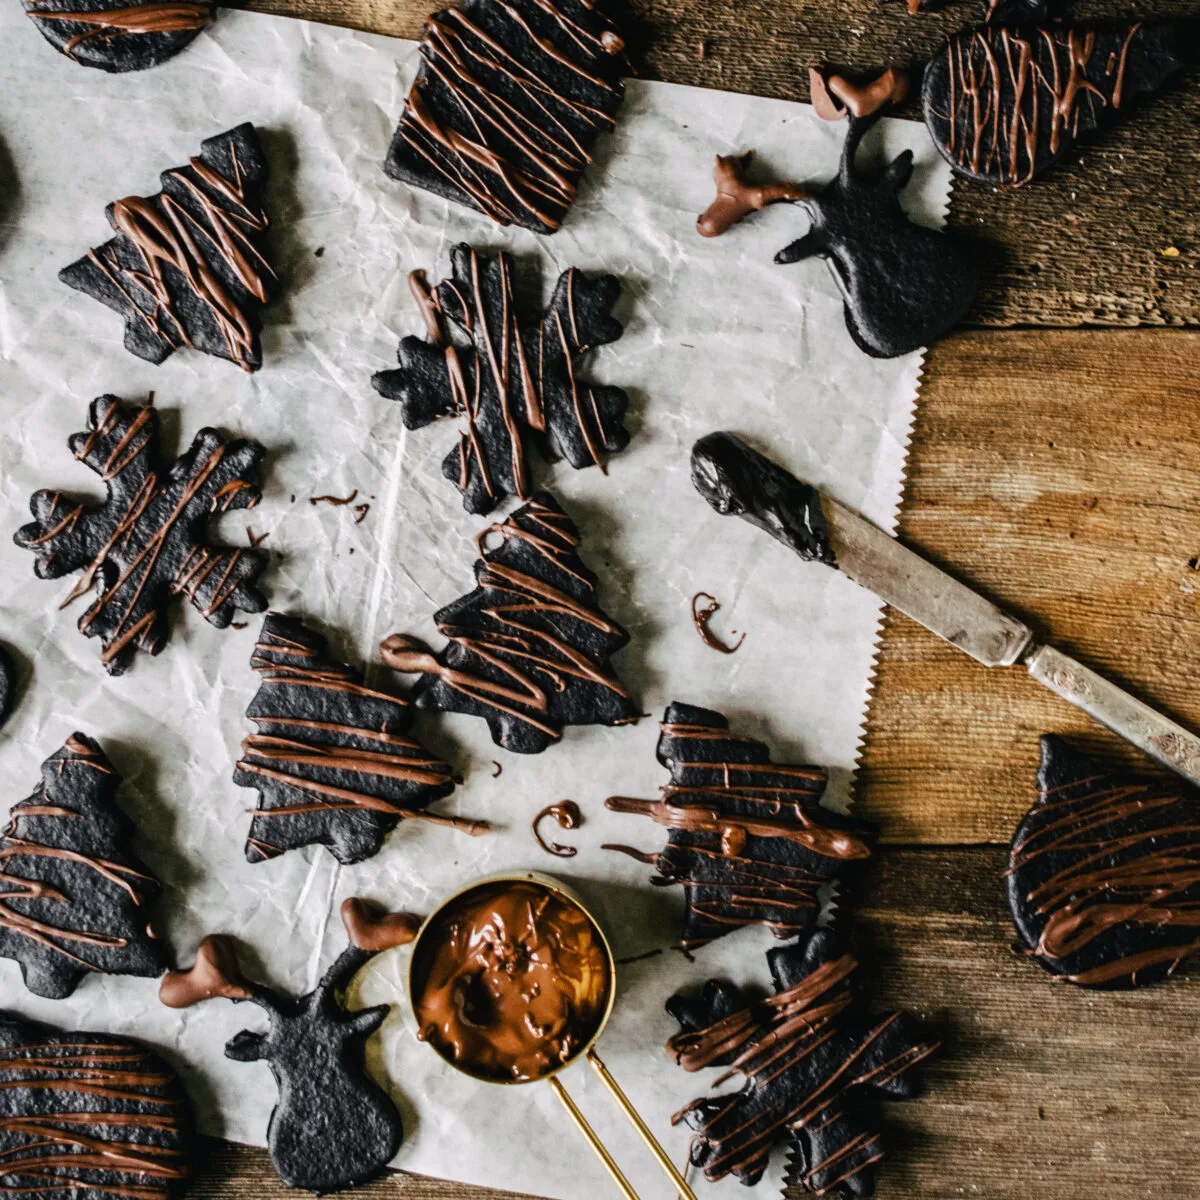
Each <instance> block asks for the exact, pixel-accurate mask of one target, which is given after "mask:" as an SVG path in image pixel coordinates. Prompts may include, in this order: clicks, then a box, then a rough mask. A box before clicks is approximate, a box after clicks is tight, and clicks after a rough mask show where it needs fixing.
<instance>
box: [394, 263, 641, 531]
mask: <svg viewBox="0 0 1200 1200" xmlns="http://www.w3.org/2000/svg"><path fill="white" fill-rule="evenodd" d="M451 264H452V275H451V278H450V279H446V280H443V281H442V282H441V283H440V284H438V286H437V287H436V288H430V287H429V285H428V284H427V283H426V282H425V277H424V275H423V274H422V273H421V272H419V271H417V272H414V273H413V275H412V276H411V278H410V285H411V290H412V294H413V296H414V298H415V299H416V301H417V306H418V308H419V310H420V312H421V317H422V320H423V322H424V324H425V328H426V331H427V333H428V339H427V340H422V339H421V338H418V337H406V338H405V339H404V340H403V341H402V342H401V343H400V348H399V350H398V352H397V358H398V361H399V363H400V365H399V367H398V368H396V369H394V370H389V371H380V372H379V373H378V374H377V375H375V377H374V379H373V381H372V382H373V384H374V386H375V390H376V391H378V392H379V394H380V395H382V396H385V397H386V398H387V399H389V400H396V401H399V403H400V406H401V412H402V416H403V420H404V424H405V425H406V426H407V427H408V428H409V429H421V428H423V427H424V426H426V425H428V424H430V423H431V422H433V421H435V420H437V419H438V418H440V417H447V416H457V417H458V418H459V419H460V421H461V432H460V434H459V439H458V445H457V446H456V447H455V448H454V449H453V450H452V451H451V452H450V454H449V455H447V457H446V459H445V461H444V462H443V464H442V474H443V475H445V477H446V478H447V479H449V480H451V481H453V482H454V484H455V485H456V486H457V487H458V490H459V491H460V492H461V493H462V495H463V505H464V506H465V507H466V509H467V511H468V512H473V513H486V512H490V511H491V510H492V509H493V508H495V507H496V505H497V504H499V503H500V502H501V501H502V500H503V499H504V498H505V497H506V496H509V495H514V496H517V497H519V498H520V499H522V500H528V499H529V497H530V495H531V491H530V482H529V467H528V463H527V455H528V450H527V447H528V445H529V444H530V443H532V442H534V441H535V439H540V438H545V439H547V440H548V443H549V446H550V448H551V449H552V451H553V452H554V453H555V454H556V455H559V456H561V457H563V458H565V459H566V460H567V461H568V462H569V463H570V464H571V466H573V467H575V468H576V469H580V468H583V467H590V466H599V467H601V469H603V464H604V458H605V455H606V454H615V453H616V452H618V451H619V450H623V449H624V448H625V446H627V445H628V444H629V435H628V434H627V433H626V431H625V428H624V426H623V425H622V424H621V420H622V418H623V417H624V415H625V410H626V407H627V406H628V399H627V397H626V395H625V393H624V392H623V391H622V390H621V389H620V388H615V387H603V386H598V385H593V384H589V383H585V382H583V381H582V380H581V379H579V378H578V377H577V375H576V373H575V359H576V358H578V357H579V356H580V355H582V354H585V353H586V352H587V351H588V350H590V349H591V348H592V347H593V346H600V345H604V344H606V343H608V342H614V341H616V340H617V339H618V338H619V337H620V336H621V333H622V329H621V325H620V323H619V322H618V321H616V320H614V319H613V318H612V316H611V315H610V311H611V309H612V306H613V305H614V304H615V303H616V300H617V297H618V295H619V294H620V290H621V288H620V284H618V282H617V280H616V279H615V278H614V277H613V276H611V275H602V276H600V277H598V278H595V279H593V278H590V277H589V276H587V275H584V274H583V273H582V272H581V271H577V270H576V269H575V268H573V267H572V268H571V269H570V270H567V271H564V272H563V274H562V275H561V276H560V277H559V280H558V284H557V286H556V287H555V289H554V295H553V297H552V299H551V301H550V306H549V308H547V309H546V311H545V313H543V314H542V316H541V318H540V320H539V321H538V322H537V323H536V324H535V323H534V322H531V321H529V320H527V319H525V318H524V316H523V314H522V306H521V305H520V304H519V303H518V300H517V296H516V293H515V289H514V282H513V260H512V258H511V256H510V255H508V254H506V253H503V252H501V253H499V254H497V255H496V256H495V257H489V256H487V255H483V254H480V253H479V252H478V251H476V250H473V249H472V248H471V247H470V246H467V245H459V246H456V247H455V248H454V250H453V251H452V252H451ZM447 326H453V327H454V328H455V329H457V330H459V331H460V332H461V333H462V334H463V335H465V336H466V338H468V339H469V340H470V343H471V344H470V345H469V346H461V345H458V344H457V343H456V342H455V341H454V340H452V339H451V338H450V337H449V330H448V328H447Z"/></svg>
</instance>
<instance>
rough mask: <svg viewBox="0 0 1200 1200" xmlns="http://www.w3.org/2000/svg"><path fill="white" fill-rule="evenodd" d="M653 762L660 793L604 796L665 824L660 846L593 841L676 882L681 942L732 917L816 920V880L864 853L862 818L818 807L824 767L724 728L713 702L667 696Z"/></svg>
mask: <svg viewBox="0 0 1200 1200" xmlns="http://www.w3.org/2000/svg"><path fill="white" fill-rule="evenodd" d="M658 761H659V762H660V763H662V765H663V766H664V767H666V768H667V769H668V770H669V771H670V772H671V782H670V783H669V784H667V785H666V786H665V787H664V788H663V789H662V799H660V800H634V799H631V798H629V797H626V796H610V797H609V798H608V799H607V800H606V801H605V806H606V807H607V808H610V809H612V810H613V811H615V812H626V813H635V814H638V815H640V816H647V817H652V818H653V819H654V820H655V821H656V822H657V823H658V824H660V825H664V826H666V828H667V829H668V831H669V832H668V834H667V845H666V848H665V849H664V850H662V851H660V852H659V853H657V854H644V853H642V852H641V851H640V850H633V849H631V848H629V847H628V846H617V845H606V846H605V847H604V849H606V850H618V851H620V852H622V853H624V854H629V855H632V856H633V857H634V858H637V859H638V860H639V861H641V862H645V863H649V864H650V865H651V866H653V867H654V869H655V871H656V872H657V874H656V876H655V877H654V879H653V880H652V882H653V883H656V884H664V885H665V884H674V883H680V884H682V885H683V887H684V899H685V903H686V909H685V913H684V923H683V935H682V937H681V939H680V945H682V946H683V948H684V949H686V950H694V949H697V948H698V947H700V946H704V945H707V944H708V943H709V942H711V941H713V940H714V939H715V938H719V937H721V936H723V935H724V934H726V933H730V932H732V931H733V930H734V929H737V928H739V927H740V926H742V925H766V926H767V927H768V928H769V929H770V930H771V932H772V933H773V934H774V935H775V936H776V937H779V938H790V937H795V936H796V935H797V934H799V933H803V932H804V931H805V930H806V929H808V928H809V927H810V926H811V925H812V924H813V922H814V921H816V919H817V915H818V912H819V904H818V901H817V891H818V889H819V888H820V887H821V886H822V885H823V884H826V883H829V882H831V881H832V880H833V879H835V878H836V877H837V876H838V874H839V873H840V872H841V871H842V870H843V869H844V868H845V867H846V866H847V865H848V864H849V863H850V862H852V861H854V860H857V859H863V858H866V857H867V856H868V855H869V854H870V847H869V844H868V839H869V838H871V837H872V836H873V833H874V830H873V829H872V827H871V826H869V825H867V824H866V823H865V822H862V821H855V820H852V819H851V818H849V817H842V816H839V815H838V814H837V813H835V812H833V811H831V810H830V809H826V808H822V807H821V803H820V801H821V796H822V794H823V793H824V791H825V780H826V777H825V771H824V769H823V768H821V767H806V766H793V765H790V764H784V763H774V762H772V761H771V755H770V749H769V747H767V746H766V745H764V744H763V743H762V742H759V741H756V740H755V739H754V738H749V737H740V736H738V735H737V734H733V733H730V732H729V722H728V721H727V720H726V719H725V717H724V716H722V715H721V714H720V713H718V712H712V711H711V710H709V709H707V708H696V707H694V706H693V705H690V704H678V703H676V704H672V705H671V706H670V707H669V708H668V709H667V711H666V713H665V715H664V717H663V722H662V736H661V737H660V738H659V740H658Z"/></svg>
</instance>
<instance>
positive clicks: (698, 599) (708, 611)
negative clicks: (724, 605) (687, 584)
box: [692, 592, 746, 654]
mask: <svg viewBox="0 0 1200 1200" xmlns="http://www.w3.org/2000/svg"><path fill="white" fill-rule="evenodd" d="M702 602H703V603H702ZM720 611H721V602H720V601H719V600H718V599H717V598H716V596H710V595H709V594H708V592H697V593H696V594H695V595H694V596H693V597H692V624H694V625H695V626H696V632H697V633H698V634H699V635H700V637H701V639H702V640H703V642H704V644H705V645H706V646H707V647H708V648H709V649H710V650H717V651H719V652H720V653H721V654H732V653H733V652H734V651H735V650H738V649H740V648H741V645H742V643H743V642H744V641H745V640H746V635H745V634H744V633H743V634H742V635H741V637H739V638H738V640H737V641H736V642H734V644H733V645H732V646H728V645H726V644H725V643H724V642H723V641H721V639H720V638H719V637H717V635H716V634H715V633H713V631H712V630H711V629H709V627H708V623H709V621H711V620H712V619H713V617H715V616H716V615H717V613H718V612H720ZM735 632H736V630H735Z"/></svg>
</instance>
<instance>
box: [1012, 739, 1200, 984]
mask: <svg viewBox="0 0 1200 1200" xmlns="http://www.w3.org/2000/svg"><path fill="white" fill-rule="evenodd" d="M1037 786H1038V799H1037V803H1036V804H1034V806H1033V808H1031V809H1030V810H1029V812H1028V813H1026V815H1025V818H1024V820H1023V821H1022V822H1021V824H1020V825H1019V826H1018V827H1017V831H1016V833H1015V834H1014V835H1013V841H1012V849H1011V851H1010V852H1009V865H1008V871H1007V873H1006V879H1007V884H1008V902H1009V905H1010V906H1011V908H1012V914H1013V921H1014V922H1015V923H1016V927H1017V934H1018V937H1019V939H1020V943H1021V948H1022V949H1023V950H1024V952H1025V953H1026V954H1028V955H1030V956H1031V957H1032V958H1034V959H1036V961H1037V962H1039V963H1040V964H1041V965H1042V966H1043V967H1045V969H1046V970H1047V971H1049V972H1050V973H1051V974H1052V975H1056V976H1059V977H1060V978H1063V979H1066V980H1069V981H1070V982H1071V983H1076V984H1079V985H1081V986H1083V987H1094V988H1107V989H1115V988H1132V987H1137V986H1140V985H1141V984H1146V983H1155V982H1157V981H1158V980H1160V979H1165V978H1166V977H1167V976H1168V975H1170V974H1171V972H1172V971H1173V970H1174V969H1175V967H1176V966H1178V964H1179V962H1180V961H1181V960H1182V959H1183V958H1185V957H1187V956H1188V955H1189V954H1191V953H1192V952H1194V950H1195V949H1196V947H1197V945H1198V944H1200V791H1198V790H1197V789H1196V788H1194V787H1191V786H1190V785H1188V784H1186V783H1184V782H1183V781H1182V780H1180V779H1176V778H1173V777H1172V778H1170V779H1164V780H1160V779H1152V778H1139V777H1138V776H1136V775H1132V774H1129V773H1127V772H1123V771H1111V770H1108V769H1107V768H1106V767H1105V766H1104V765H1103V764H1102V763H1099V762H1097V761H1096V760H1094V759H1092V758H1089V757H1088V756H1087V755H1085V754H1081V753H1080V752H1079V751H1078V750H1075V749H1073V748H1072V747H1071V746H1069V745H1068V744H1067V743H1066V742H1064V741H1063V740H1062V739H1061V738H1059V737H1055V736H1054V735H1053V734H1047V735H1046V736H1045V737H1043V738H1042V763H1041V768H1040V769H1039V771H1038V778H1037Z"/></svg>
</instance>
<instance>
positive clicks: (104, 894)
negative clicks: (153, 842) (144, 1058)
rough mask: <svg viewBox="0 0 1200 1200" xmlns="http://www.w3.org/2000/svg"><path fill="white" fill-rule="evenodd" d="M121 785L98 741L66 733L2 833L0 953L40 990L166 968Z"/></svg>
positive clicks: (67, 989) (62, 992)
mask: <svg viewBox="0 0 1200 1200" xmlns="http://www.w3.org/2000/svg"><path fill="white" fill-rule="evenodd" d="M120 783H121V777H120V776H119V775H118V774H117V772H116V771H115V770H114V769H113V765H112V763H110V762H109V761H108V759H107V758H106V757H105V755H104V752H103V751H102V750H101V749H100V747H99V746H98V745H97V744H96V743H95V742H93V741H92V740H91V738H88V737H84V735H83V734H82V733H76V734H72V736H71V737H69V738H68V739H67V741H66V744H65V745H64V746H63V748H62V749H61V750H59V751H58V752H57V753H55V754H53V755H51V756H50V758H48V759H47V760H46V761H45V762H44V763H43V764H42V782H41V783H40V784H39V785H38V788H37V790H36V791H35V792H34V793H33V795H32V796H30V797H29V799H28V800H22V801H21V803H19V804H15V805H13V807H12V811H11V813H10V815H9V822H8V828H7V829H5V831H4V834H3V836H2V837H0V885H2V889H0V955H2V956H3V957H5V958H14V959H16V960H17V962H19V963H20V964H21V974H22V976H23V977H24V979H25V986H26V987H27V988H29V990H30V991H31V992H36V993H37V994H38V995H39V996H48V997H49V998H50V999H52V1000H58V999H61V998H62V997H64V996H69V995H70V994H71V993H72V992H73V991H74V990H75V988H76V987H77V986H78V984H79V981H80V980H81V979H82V978H83V977H84V976H85V975H87V974H88V973H89V972H91V971H102V972H104V973H105V974H108V975H139V976H148V977H151V978H153V977H154V976H156V975H161V974H162V972H163V970H164V969H165V967H166V962H165V955H164V951H163V947H162V943H161V942H160V941H159V940H158V939H157V937H156V936H155V934H154V931H153V929H152V928H151V926H150V924H149V920H148V917H147V913H146V909H147V907H148V905H149V904H150V902H151V901H153V900H154V899H155V898H156V897H157V896H158V894H159V890H160V889H159V883H158V880H157V879H156V878H155V877H154V876H153V875H152V874H151V872H150V869H149V868H148V867H147V866H146V865H145V863H143V862H142V861H141V860H140V859H139V858H138V857H137V856H136V855H134V854H133V853H132V852H131V851H130V849H129V843H130V840H131V837H132V835H133V822H132V821H130V819H129V818H128V817H127V816H126V815H125V814H124V813H123V812H122V811H121V810H120V809H119V808H118V807H117V804H116V792H117V788H118V787H119V786H120ZM0 1094H2V1090H0Z"/></svg>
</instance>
